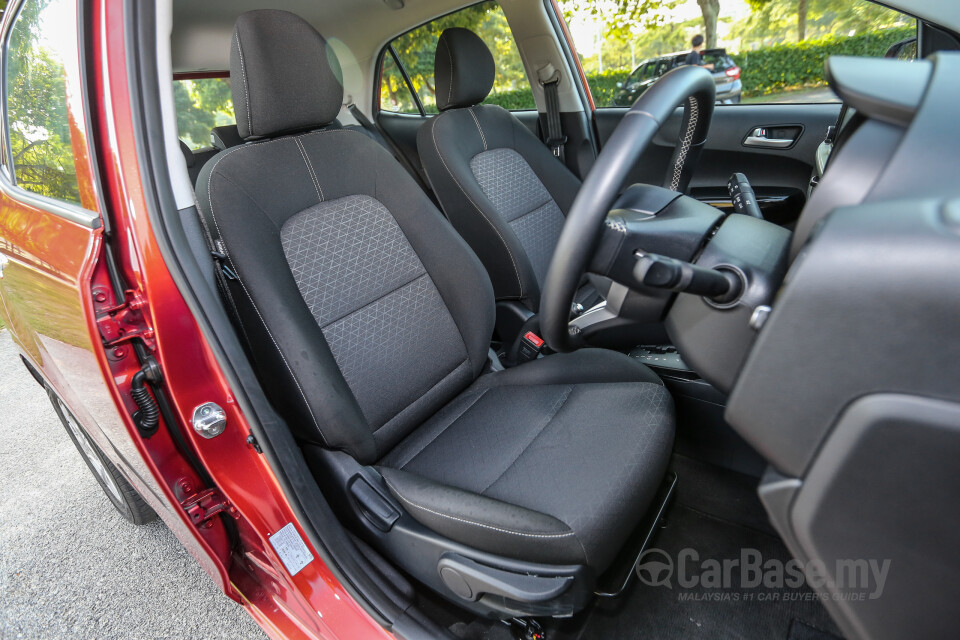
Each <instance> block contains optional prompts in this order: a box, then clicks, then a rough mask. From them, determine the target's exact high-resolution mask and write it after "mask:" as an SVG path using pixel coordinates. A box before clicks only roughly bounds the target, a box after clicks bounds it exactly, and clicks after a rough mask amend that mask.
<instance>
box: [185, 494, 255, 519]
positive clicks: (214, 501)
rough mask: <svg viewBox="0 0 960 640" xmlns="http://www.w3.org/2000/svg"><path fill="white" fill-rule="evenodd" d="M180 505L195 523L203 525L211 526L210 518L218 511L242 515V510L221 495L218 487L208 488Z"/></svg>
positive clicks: (236, 516) (237, 515)
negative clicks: (239, 510) (238, 509)
mask: <svg viewBox="0 0 960 640" xmlns="http://www.w3.org/2000/svg"><path fill="white" fill-rule="evenodd" d="M180 506H181V507H183V510H184V511H186V512H187V515H188V516H190V520H191V521H192V522H193V524H195V525H197V526H198V527H199V526H203V527H210V526H212V525H213V522H211V521H210V518H212V517H213V516H215V515H217V514H218V513H227V514H229V515H231V516H233V517H234V518H239V517H240V512H238V511H237V508H236V507H234V506H233V505H232V504H230V502H229V501H228V500H227V499H225V498H224V497H223V496H221V495H220V492H219V491H217V490H216V489H206V490H204V491H201V492H200V493H195V494H193V495H192V496H190V497H188V498H186V499H184V500H183V501H182V502H181V503H180Z"/></svg>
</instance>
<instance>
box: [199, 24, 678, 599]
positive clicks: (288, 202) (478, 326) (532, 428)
mask: <svg viewBox="0 0 960 640" xmlns="http://www.w3.org/2000/svg"><path fill="white" fill-rule="evenodd" d="M281 41H282V42H283V46H282V47H279V46H276V44H277V43H278V42H281ZM231 72H232V74H231V75H232V77H233V78H243V80H242V81H240V82H234V83H233V99H234V104H235V106H236V110H237V115H238V125H239V132H240V134H241V136H243V137H244V138H245V139H246V140H247V144H244V145H241V146H237V147H233V148H230V149H227V150H225V151H222V152H220V153H219V154H218V155H217V156H216V157H214V159H213V160H212V161H210V162H208V163H207V165H206V166H205V167H204V169H203V171H202V173H201V176H200V180H199V183H198V184H199V188H198V192H197V196H198V202H199V205H200V209H201V211H202V214H203V218H204V221H205V225H206V228H207V230H208V233H209V234H210V236H211V241H212V242H213V243H214V244H215V246H216V249H217V250H218V251H219V252H220V253H222V254H224V256H225V263H226V266H228V267H230V270H223V271H222V272H221V274H220V278H221V282H222V283H223V285H224V289H225V290H224V292H223V293H224V298H225V301H226V304H228V305H229V306H230V307H232V308H233V309H234V311H235V315H236V317H237V321H238V325H239V329H240V332H241V333H242V335H243V337H244V339H245V340H246V342H247V344H248V346H249V348H250V351H251V354H252V356H253V358H254V361H255V364H256V366H257V369H258V372H259V374H260V377H261V382H262V384H263V386H264V388H265V389H266V391H267V393H268V395H269V397H270V398H271V401H272V402H273V403H274V404H275V406H276V408H277V410H278V411H279V412H280V413H281V414H282V415H283V417H284V418H285V420H286V422H287V424H289V425H290V427H291V429H292V430H293V431H294V433H295V435H296V437H297V438H298V440H299V441H300V443H301V445H302V447H303V448H304V451H305V452H308V454H309V455H310V456H313V458H316V457H317V456H318V455H319V457H320V458H321V459H322V460H325V461H327V462H329V461H330V460H337V461H340V462H342V461H344V460H347V461H349V462H350V463H351V464H352V465H353V467H351V468H352V469H354V470H353V471H351V472H350V474H352V475H350V478H348V480H347V481H345V482H344V483H343V484H342V485H340V484H338V481H337V480H336V478H335V477H334V476H333V475H326V476H325V475H324V474H323V473H322V472H321V471H318V474H319V475H320V477H321V488H323V489H324V491H325V492H328V495H331V496H335V495H336V494H337V492H346V491H347V489H346V488H345V487H348V486H351V485H350V483H351V482H353V480H355V479H356V478H359V477H361V476H362V478H364V479H365V481H366V482H370V483H373V484H374V485H379V484H383V491H384V495H388V496H389V498H390V500H391V501H394V502H395V504H396V509H397V510H398V511H399V512H400V514H401V519H400V520H399V521H398V522H397V523H396V524H393V523H392V522H390V523H388V526H387V529H380V530H377V529H374V528H369V531H367V534H366V535H367V537H368V539H369V540H370V542H371V544H374V546H380V547H381V549H383V550H384V553H386V554H387V555H388V556H389V557H391V558H392V559H393V560H394V561H395V562H397V563H398V564H399V565H400V566H402V567H403V568H405V569H406V570H407V571H408V572H410V573H411V574H413V575H414V576H416V577H418V578H419V579H421V580H422V581H424V582H425V583H427V584H431V585H433V586H434V588H437V589H438V590H441V589H442V588H443V587H442V586H437V584H436V581H437V575H438V574H437V569H436V567H437V564H436V562H437V560H436V558H434V559H432V560H431V562H432V564H429V563H427V564H426V565H425V564H424V562H425V560H424V558H425V557H426V556H425V552H423V551H422V550H421V551H416V550H415V548H414V547H415V546H416V545H413V543H412V542H400V543H398V542H395V541H393V540H392V539H391V538H390V536H394V535H398V536H399V535H403V534H402V532H401V530H403V531H409V530H410V528H409V527H408V526H407V525H406V524H404V523H408V522H410V523H413V522H415V523H419V524H418V526H422V527H425V528H426V530H428V531H430V532H432V533H431V535H434V536H438V539H442V540H450V541H452V542H451V544H453V543H456V544H459V545H462V546H461V547H458V548H459V549H460V550H461V551H460V552H461V553H470V552H469V550H470V549H475V550H477V551H478V552H486V553H489V554H495V555H496V556H497V557H503V558H513V559H516V560H523V561H527V562H539V563H547V564H550V565H571V564H574V565H580V566H585V567H589V569H590V571H591V572H593V573H598V572H601V571H603V570H604V569H605V568H606V566H607V565H608V564H609V562H610V560H611V558H612V556H613V554H614V553H615V552H616V550H617V549H618V548H619V546H620V545H621V544H622V543H623V541H624V540H625V539H626V537H627V536H628V534H629V533H630V531H631V530H632V529H633V528H634V526H635V525H636V524H637V522H639V520H640V518H641V517H642V515H643V514H644V512H645V511H646V510H647V508H648V507H649V505H650V502H651V499H652V497H653V496H654V493H655V491H656V489H657V487H658V485H659V483H660V482H661V480H662V478H663V475H664V473H665V469H666V464H667V460H668V458H669V455H670V450H671V447H672V442H673V409H672V401H671V399H670V396H669V395H668V393H667V392H666V390H665V389H664V387H663V385H662V383H661V382H660V380H659V379H658V378H657V377H656V375H654V374H653V373H652V372H651V371H650V370H649V369H647V368H646V367H644V366H643V365H641V364H639V363H638V362H637V361H636V360H633V359H631V358H629V357H627V356H624V355H622V354H618V353H614V352H607V351H601V350H583V351H581V352H578V353H575V354H571V355H555V356H550V357H547V358H543V359H541V360H538V361H535V362H532V363H529V364H526V365H522V366H519V367H515V368H513V369H509V370H506V371H500V372H495V373H486V374H482V371H483V370H484V369H485V367H486V365H487V354H488V346H489V341H490V337H491V333H492V328H493V320H494V300H493V292H492V288H491V285H490V280H489V278H488V276H487V274H486V272H485V271H484V269H483V267H482V265H481V263H480V262H479V260H478V259H477V257H476V256H475V255H474V253H473V252H472V251H471V250H470V249H469V247H468V246H467V245H466V243H465V242H464V241H463V239H462V238H461V237H460V236H459V235H458V234H457V233H456V232H455V231H454V229H453V228H452V227H451V226H450V224H449V223H448V222H447V221H446V220H445V219H444V218H443V216H442V215H441V214H440V212H439V211H437V209H436V208H435V207H434V206H433V204H432V203H431V202H430V200H429V199H428V198H427V197H426V195H425V194H424V193H423V191H422V190H420V189H419V188H418V187H417V185H416V184H415V183H414V181H413V180H412V179H411V178H410V176H409V175H408V174H407V173H406V172H405V171H404V169H403V168H402V167H401V166H400V165H399V164H398V163H397V162H396V161H395V160H394V159H393V158H392V157H391V156H390V155H389V153H388V152H387V151H385V150H384V149H383V147H381V146H380V145H379V144H377V143H376V142H374V141H373V140H371V139H370V138H369V137H366V136H364V135H362V134H360V133H358V132H355V131H349V130H345V129H341V128H336V127H334V128H327V126H326V125H328V124H330V123H333V122H334V119H335V117H336V115H337V113H338V111H339V109H340V104H341V99H342V88H341V86H340V83H339V79H338V78H339V77H340V76H339V68H338V65H337V64H336V58H335V57H334V56H333V53H332V52H331V51H330V50H329V49H328V47H327V44H326V42H325V41H324V39H323V38H322V37H321V36H320V35H319V34H318V33H317V32H316V31H315V30H314V29H313V28H312V27H311V26H310V25H309V24H307V23H306V22H304V21H303V20H301V19H300V18H298V17H296V16H294V15H293V14H290V13H287V12H284V11H276V10H262V11H253V12H250V13H246V14H244V15H242V16H241V17H240V18H239V19H238V21H237V25H236V30H235V33H234V39H233V43H232V50H231ZM234 274H235V275H234ZM308 457H309V456H308ZM313 458H311V459H313ZM340 462H338V463H337V464H340ZM330 464H332V463H330ZM349 500H351V499H350V498H345V502H343V504H344V507H343V508H344V509H347V510H349V509H350V508H351V506H350V505H351V504H352V503H350V502H349ZM390 508H393V507H390ZM356 522H361V523H364V522H365V521H363V519H362V518H361V517H360V516H357V520H356ZM367 524H369V523H367ZM390 526H392V529H391V528H390ZM422 538H423V536H421V537H420V540H421V542H420V543H418V544H419V545H420V546H421V548H422V544H423V542H422ZM445 595H447V597H452V596H451V594H450V593H449V592H447V593H446V594H445Z"/></svg>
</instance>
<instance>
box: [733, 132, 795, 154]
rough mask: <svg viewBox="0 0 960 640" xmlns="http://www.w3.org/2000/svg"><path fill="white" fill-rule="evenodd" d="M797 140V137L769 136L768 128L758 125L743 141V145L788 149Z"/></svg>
mask: <svg viewBox="0 0 960 640" xmlns="http://www.w3.org/2000/svg"><path fill="white" fill-rule="evenodd" d="M796 141H797V139H796V138H768V137H767V130H766V128H764V127H757V128H756V129H754V130H753V132H752V133H751V134H750V135H748V136H747V137H746V139H745V140H744V141H743V146H745V147H761V148H765V149H786V148H788V147H790V146H792V145H793V143H794V142H796Z"/></svg>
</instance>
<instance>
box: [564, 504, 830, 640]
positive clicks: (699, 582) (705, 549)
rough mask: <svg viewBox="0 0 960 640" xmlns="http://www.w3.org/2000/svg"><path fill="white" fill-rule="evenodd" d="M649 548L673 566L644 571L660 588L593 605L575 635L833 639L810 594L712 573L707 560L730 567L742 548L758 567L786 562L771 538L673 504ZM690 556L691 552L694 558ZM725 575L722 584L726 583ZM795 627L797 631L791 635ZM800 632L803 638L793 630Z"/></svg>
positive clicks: (640, 587)
mask: <svg viewBox="0 0 960 640" xmlns="http://www.w3.org/2000/svg"><path fill="white" fill-rule="evenodd" d="M654 545H655V546H656V548H657V549H660V550H662V551H663V552H664V554H665V555H663V556H660V557H662V558H663V559H664V563H665V564H667V565H670V562H668V561H667V559H669V561H672V569H671V568H670V567H669V566H668V567H667V568H664V569H663V570H662V571H661V573H660V575H659V576H652V575H650V574H645V575H646V577H647V579H648V580H650V578H653V581H654V583H655V584H659V585H660V586H650V585H648V584H644V583H643V582H640V581H637V582H636V583H635V584H634V586H633V588H632V590H631V592H630V593H628V594H627V595H626V596H625V597H623V598H622V599H621V601H620V602H609V603H605V602H601V603H598V605H597V607H596V608H595V609H594V611H593V613H592V615H591V616H590V618H589V620H588V621H587V624H586V626H585V628H584V630H583V633H582V634H580V638H582V639H586V638H620V639H623V640H628V639H630V638H660V639H664V638H697V637H702V638H717V639H721V638H730V639H733V638H737V639H752V638H756V639H758V640H776V639H782V640H788V638H816V637H817V636H816V635H812V634H811V633H810V632H818V631H819V632H822V633H825V634H833V635H834V636H839V635H840V632H839V630H838V629H837V628H836V625H834V624H833V622H832V620H830V618H829V616H828V614H827V612H826V610H825V609H824V608H823V605H822V604H821V603H820V602H819V601H818V600H817V599H816V597H815V595H814V594H813V592H812V591H811V590H810V589H808V588H806V587H800V588H789V587H784V588H769V587H765V586H762V585H761V586H752V585H749V583H748V584H747V586H744V584H743V583H742V581H741V578H742V577H743V576H742V575H741V572H740V570H739V569H738V568H732V569H730V570H728V571H722V570H720V571H714V570H712V568H713V567H715V566H716V565H715V564H714V563H713V562H711V561H718V562H717V564H719V565H721V566H722V564H723V562H724V561H725V560H726V561H728V563H729V564H731V565H732V561H733V560H738V561H739V560H741V554H742V553H743V550H745V549H746V550H749V551H748V553H758V554H759V556H760V557H761V558H762V560H763V562H764V563H766V562H769V561H775V562H777V563H786V562H787V561H788V560H790V555H789V553H788V552H787V550H786V548H785V547H784V546H783V544H782V543H781V542H780V540H778V539H777V538H776V537H774V536H771V535H769V534H766V533H763V532H760V531H757V530H755V529H750V528H748V527H743V526H740V525H737V524H733V523H730V522H726V521H723V520H719V519H717V518H714V517H712V516H709V515H706V514H703V513H700V512H698V511H694V510H693V509H690V508H688V507H686V506H683V505H682V504H677V505H675V506H674V508H673V509H672V511H671V513H670V515H669V517H668V523H667V526H666V527H664V528H663V529H662V530H661V531H660V532H659V534H658V536H657V539H656V540H655V541H654ZM684 550H687V556H686V557H687V559H686V560H685V561H684V563H683V564H684V569H682V570H681V567H680V565H681V562H680V560H679V559H678V558H679V557H680V553H681V551H684ZM690 552H695V553H696V560H694V559H693V556H692V555H690ZM651 557H652V556H647V557H646V559H649V558H651ZM653 557H655V558H656V557H657V556H653ZM668 573H669V574H670V575H669V576H668V575H667V574H668ZM751 577H754V576H750V575H748V576H747V578H748V580H749V579H751ZM667 578H668V579H669V584H667V583H666V579H667ZM725 578H728V579H729V581H728V582H727V585H726V586H724V585H723V582H724V579H725ZM754 579H755V577H754ZM661 580H662V581H664V583H662V584H660V581H661ZM714 584H715V585H717V586H714ZM795 623H801V624H802V625H803V626H802V627H798V628H797V629H796V630H794V629H793V627H794V624H795ZM800 629H805V630H806V631H807V633H806V634H803V633H802V632H800V633H798V631H799V630H800ZM821 637H822V638H824V639H825V638H830V637H831V635H823V636H821Z"/></svg>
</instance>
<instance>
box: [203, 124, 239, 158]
mask: <svg viewBox="0 0 960 640" xmlns="http://www.w3.org/2000/svg"><path fill="white" fill-rule="evenodd" d="M210 144H212V145H213V146H214V147H216V148H217V149H220V150H221V151H222V150H223V149H229V148H231V147H237V146H240V145H241V144H243V138H241V137H240V130H239V129H238V128H237V125H235V124H225V125H223V126H221V127H214V128H213V129H210Z"/></svg>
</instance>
